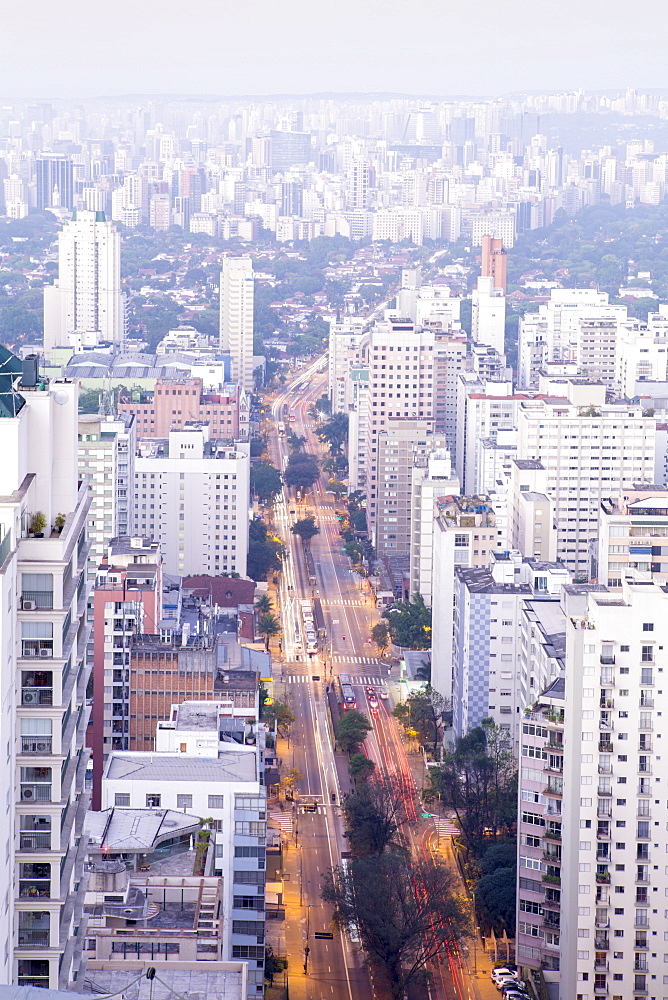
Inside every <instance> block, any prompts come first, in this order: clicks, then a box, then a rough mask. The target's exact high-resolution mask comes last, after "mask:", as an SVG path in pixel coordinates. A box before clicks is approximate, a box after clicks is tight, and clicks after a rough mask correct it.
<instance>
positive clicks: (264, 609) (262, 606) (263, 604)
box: [255, 594, 274, 615]
mask: <svg viewBox="0 0 668 1000" xmlns="http://www.w3.org/2000/svg"><path fill="white" fill-rule="evenodd" d="M255 610H256V611H257V612H258V614H261V615H267V614H269V612H270V611H273V610H274V602H273V601H272V599H271V597H270V596H269V594H262V595H261V596H260V597H258V599H257V601H256V602H255Z"/></svg>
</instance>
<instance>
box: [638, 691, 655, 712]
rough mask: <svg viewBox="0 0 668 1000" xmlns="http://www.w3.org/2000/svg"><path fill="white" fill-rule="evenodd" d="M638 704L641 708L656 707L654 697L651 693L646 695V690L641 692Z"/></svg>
mask: <svg viewBox="0 0 668 1000" xmlns="http://www.w3.org/2000/svg"><path fill="white" fill-rule="evenodd" d="M638 704H639V706H640V708H654V698H650V696H649V695H645V692H644V691H643V692H641V695H640V701H639V703H638Z"/></svg>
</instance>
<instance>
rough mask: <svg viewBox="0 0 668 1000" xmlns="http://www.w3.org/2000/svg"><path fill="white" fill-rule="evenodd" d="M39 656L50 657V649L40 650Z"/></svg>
mask: <svg viewBox="0 0 668 1000" xmlns="http://www.w3.org/2000/svg"><path fill="white" fill-rule="evenodd" d="M39 655H40V656H51V650H50V649H40V651H39Z"/></svg>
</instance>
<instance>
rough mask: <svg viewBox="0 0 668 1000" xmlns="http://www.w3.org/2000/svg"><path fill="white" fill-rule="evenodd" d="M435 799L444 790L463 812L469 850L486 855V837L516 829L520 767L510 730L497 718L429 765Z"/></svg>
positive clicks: (445, 796) (449, 801) (429, 792)
mask: <svg viewBox="0 0 668 1000" xmlns="http://www.w3.org/2000/svg"><path fill="white" fill-rule="evenodd" d="M429 781H430V787H429V788H428V789H427V792H426V793H425V798H426V799H427V801H429V800H430V799H431V798H434V797H435V796H436V795H438V794H440V796H441V799H442V801H443V803H444V804H445V805H446V806H449V807H450V808H451V809H453V810H454V811H455V813H456V815H457V819H458V821H459V825H460V827H461V830H462V834H463V836H464V839H465V841H466V844H467V846H468V848H469V850H470V851H471V852H472V854H474V855H475V856H476V857H481V856H482V854H483V852H484V847H485V844H486V837H489V836H491V837H492V838H495V837H496V836H497V835H498V834H499V833H501V834H502V835H508V834H510V833H512V831H513V828H514V825H515V822H516V819H517V802H516V799H517V766H516V764H515V756H514V754H513V748H512V742H511V737H510V735H509V733H508V732H507V731H506V730H503V729H500V728H499V727H498V726H496V725H495V723H494V722H493V721H492V720H491V719H485V720H483V723H482V725H480V726H476V727H475V728H474V729H471V730H470V731H469V732H468V733H467V734H466V735H465V736H460V737H459V738H458V739H457V741H456V743H455V748H454V750H453V751H452V752H451V753H449V754H447V756H446V758H445V760H444V762H443V764H441V765H440V766H439V767H436V768H430V769H429Z"/></svg>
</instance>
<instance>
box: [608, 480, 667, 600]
mask: <svg viewBox="0 0 668 1000" xmlns="http://www.w3.org/2000/svg"><path fill="white" fill-rule="evenodd" d="M666 538H668V487H666V486H654V485H652V484H650V483H634V484H633V486H632V487H631V488H630V489H627V490H624V491H623V492H622V493H620V495H619V496H618V497H617V498H616V499H615V500H613V499H608V500H602V501H601V509H600V522H599V534H598V538H597V539H596V540H595V542H594V543H593V544H592V549H593V552H592V566H591V575H592V577H593V578H595V579H598V580H599V581H600V582H601V583H603V584H605V585H606V586H607V587H621V585H622V579H623V578H624V577H625V576H627V575H629V573H631V574H632V575H634V576H637V575H638V574H639V573H640V574H642V576H643V579H646V580H656V581H657V582H658V583H660V584H663V583H666V582H667V581H668V546H666V545H662V544H661V543H662V541H664V540H665V539H666Z"/></svg>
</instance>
